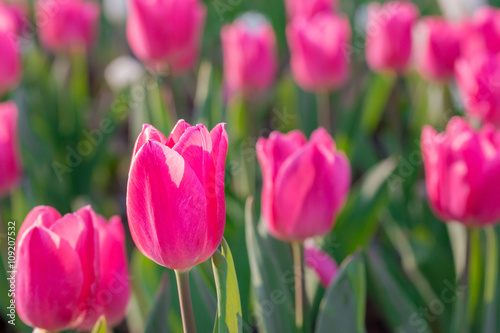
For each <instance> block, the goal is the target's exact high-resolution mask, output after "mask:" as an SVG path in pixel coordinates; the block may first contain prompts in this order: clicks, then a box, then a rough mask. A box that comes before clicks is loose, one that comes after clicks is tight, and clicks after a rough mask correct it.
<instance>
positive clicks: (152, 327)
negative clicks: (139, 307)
mask: <svg viewBox="0 0 500 333" xmlns="http://www.w3.org/2000/svg"><path fill="white" fill-rule="evenodd" d="M169 307H170V293H169V292H168V275H167V273H164V274H163V275H162V277H161V284H160V287H159V288H158V292H157V293H156V297H155V301H154V304H153V308H152V309H151V313H150V314H149V317H148V320H147V322H146V329H145V330H144V333H156V332H162V333H166V332H168V321H167V317H168V312H169Z"/></svg>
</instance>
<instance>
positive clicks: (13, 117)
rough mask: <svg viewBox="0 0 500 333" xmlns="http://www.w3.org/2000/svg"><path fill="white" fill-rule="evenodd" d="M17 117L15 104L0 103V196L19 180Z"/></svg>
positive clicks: (19, 159) (19, 161)
mask: <svg viewBox="0 0 500 333" xmlns="http://www.w3.org/2000/svg"><path fill="white" fill-rule="evenodd" d="M17 117H18V111H17V107H16V104H14V103H13V102H5V103H0V197H1V196H2V195H3V194H5V193H7V192H8V191H9V190H10V189H12V188H13V187H14V186H16V185H17V184H18V183H19V181H20V180H21V173H22V170H21V158H20V154H19V138H18V134H17Z"/></svg>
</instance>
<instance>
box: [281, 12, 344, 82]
mask: <svg viewBox="0 0 500 333" xmlns="http://www.w3.org/2000/svg"><path fill="white" fill-rule="evenodd" d="M286 35H287V40H288V44H289V46H290V53H291V66H292V72H293V76H294V78H295V81H297V83H298V85H299V86H300V87H301V88H302V89H304V90H307V91H311V92H322V91H331V90H333V89H335V88H337V87H338V86H340V85H341V84H342V83H344V81H345V80H346V79H347V77H348V75H349V62H350V45H351V44H350V43H351V27H350V25H349V21H348V20H347V19H346V18H344V17H340V16H336V15H333V14H328V13H320V14H318V15H316V16H314V18H313V19H311V20H307V19H305V18H302V17H299V18H297V19H295V20H293V22H292V23H290V24H289V25H288V27H287V29H286Z"/></svg>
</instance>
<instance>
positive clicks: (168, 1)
mask: <svg viewBox="0 0 500 333" xmlns="http://www.w3.org/2000/svg"><path fill="white" fill-rule="evenodd" d="M128 9H129V17H128V21H127V39H128V42H129V44H130V47H131V49H132V51H133V52H134V54H135V55H136V56H137V58H139V59H140V60H141V61H143V62H144V63H146V64H147V65H149V66H152V67H153V68H155V69H158V70H160V69H162V68H164V67H168V70H170V71H171V72H174V73H181V72H184V71H186V70H188V69H190V68H191V67H192V66H193V65H194V63H195V62H196V61H197V58H198V53H199V48H200V44H201V39H202V36H203V28H204V26H205V17H206V7H205V5H204V4H203V3H202V2H200V1H199V0H129V8H128Z"/></svg>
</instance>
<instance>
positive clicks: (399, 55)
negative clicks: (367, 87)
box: [366, 1, 418, 72]
mask: <svg viewBox="0 0 500 333" xmlns="http://www.w3.org/2000/svg"><path fill="white" fill-rule="evenodd" d="M417 18H418V9H417V7H416V6H415V5H413V4H412V3H410V2H406V1H392V2H386V3H385V4H384V5H381V4H379V3H372V4H370V6H369V8H368V22H367V24H366V61H367V62H368V65H369V66H370V68H371V69H372V70H373V71H375V72H402V71H404V70H405V69H406V67H407V66H408V64H409V62H410V58H411V52H412V29H413V25H414V23H415V21H416V20H417Z"/></svg>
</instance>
